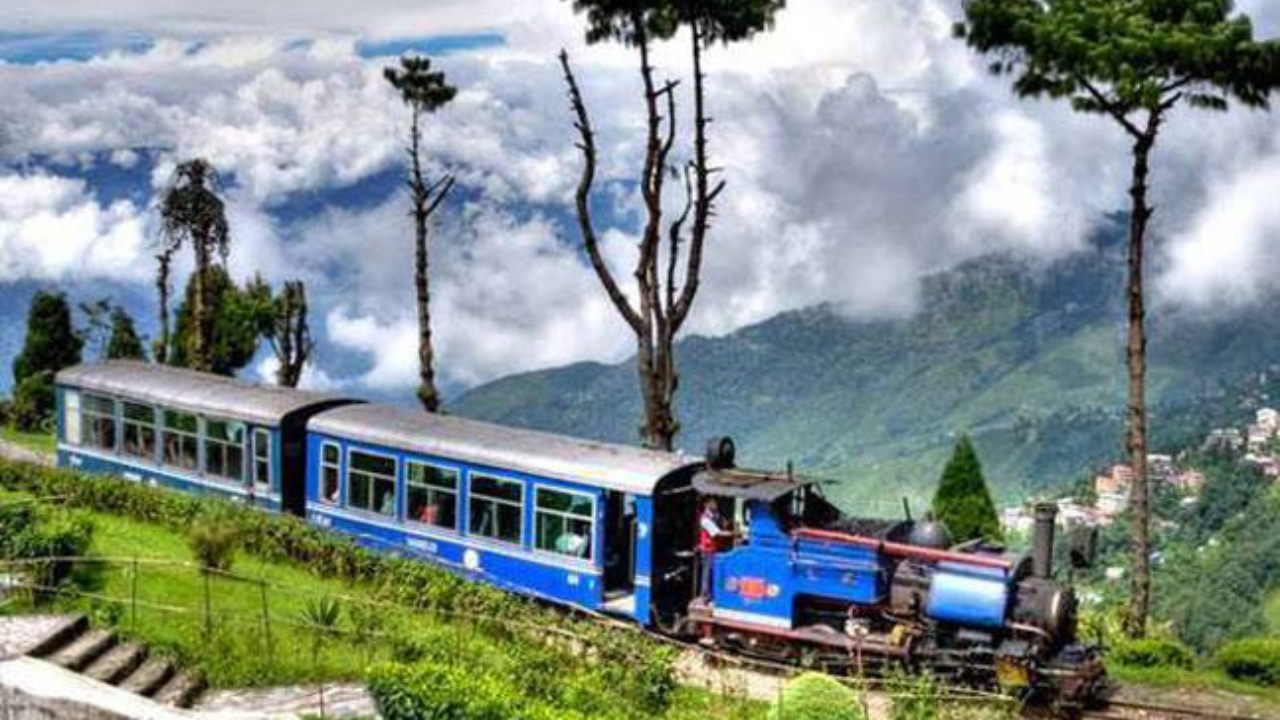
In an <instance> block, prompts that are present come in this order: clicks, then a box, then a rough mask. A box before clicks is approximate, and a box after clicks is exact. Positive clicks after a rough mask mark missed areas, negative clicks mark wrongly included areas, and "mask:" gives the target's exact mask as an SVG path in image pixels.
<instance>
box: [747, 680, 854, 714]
mask: <svg viewBox="0 0 1280 720" xmlns="http://www.w3.org/2000/svg"><path fill="white" fill-rule="evenodd" d="M769 720H866V712H865V711H864V710H863V705H862V697H861V696H860V695H859V694H858V693H857V692H855V691H854V690H852V689H850V688H848V687H846V686H845V685H843V684H841V683H840V681H839V680H836V679H835V678H833V677H831V676H829V675H823V674H820V673H804V674H803V675H800V676H799V677H797V678H796V679H794V680H792V681H791V682H789V683H787V687H786V689H784V690H783V691H782V696H781V697H780V698H779V699H778V701H777V702H776V703H775V704H774V706H773V709H772V710H771V711H770V712H769Z"/></svg>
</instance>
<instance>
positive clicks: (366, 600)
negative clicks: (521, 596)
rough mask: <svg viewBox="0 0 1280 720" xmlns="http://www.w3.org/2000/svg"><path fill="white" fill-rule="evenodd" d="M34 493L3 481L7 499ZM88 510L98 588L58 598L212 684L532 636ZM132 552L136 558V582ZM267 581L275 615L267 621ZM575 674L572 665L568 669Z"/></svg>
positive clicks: (346, 674)
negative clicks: (205, 561) (334, 614)
mask: <svg viewBox="0 0 1280 720" xmlns="http://www.w3.org/2000/svg"><path fill="white" fill-rule="evenodd" d="M28 499H29V496H26V495H23V494H21V493H12V492H6V491H3V490H0V503H4V502H13V501H25V500H28ZM88 514H89V515H90V516H91V517H92V518H93V520H94V525H95V532H94V539H93V544H92V547H91V549H90V555H91V556H92V557H94V558H98V559H100V560H101V561H102V562H101V563H100V564H89V563H86V564H84V565H83V566H82V567H81V568H79V569H78V570H77V572H76V576H77V581H78V582H77V585H78V586H79V587H80V588H81V589H82V592H83V593H86V594H92V595H95V596H98V597H92V598H91V597H79V598H64V599H61V600H59V601H58V603H59V604H60V605H61V609H63V610H66V611H83V612H87V613H88V614H89V615H90V617H91V619H92V620H93V621H94V623H95V624H97V625H100V626H107V625H110V626H113V627H114V628H115V629H116V631H117V632H118V633H120V634H121V635H123V636H126V637H131V638H136V639H138V640H140V641H143V642H145V643H146V644H147V645H148V646H149V647H150V648H151V650H152V651H153V652H159V653H162V654H165V655H168V656H170V657H174V658H175V659H177V660H178V661H179V662H180V663H181V664H182V665H183V666H184V667H189V668H193V669H195V670H198V671H199V672H201V673H202V674H203V675H204V677H205V679H206V680H207V681H208V682H209V683H210V684H211V685H212V686H213V687H269V686H277V685H287V684H298V683H313V682H318V681H324V682H334V681H358V680H361V679H363V677H364V674H365V671H366V670H367V668H368V667H369V666H371V665H373V664H376V663H379V662H384V661H387V660H395V659H397V658H396V654H397V653H396V649H397V648H398V647H400V648H402V647H403V646H404V644H405V643H402V642H397V640H405V641H412V642H415V643H418V644H419V645H421V644H426V645H428V646H430V647H432V648H434V652H437V653H438V652H444V653H445V655H446V656H447V657H455V656H456V660H455V662H462V663H466V664H467V665H468V666H471V665H473V664H477V665H478V664H482V663H486V662H487V663H488V664H490V665H495V664H497V663H498V662H499V661H497V660H495V659H494V658H505V657H508V656H511V655H512V653H517V654H518V653H519V648H518V647H516V646H517V645H519V644H521V643H526V642H527V640H525V639H523V638H521V637H519V636H516V635H513V634H511V633H509V632H503V631H501V630H498V631H494V630H492V629H485V628H483V627H476V626H475V624H474V623H471V622H470V621H462V620H458V619H455V618H447V617H433V616H430V615H428V614H426V613H423V612H415V611H411V610H409V609H407V608H404V607H401V606H397V605H391V604H387V603H382V602H379V601H378V600H377V595H376V592H375V589H374V588H372V587H366V586H363V585H360V584H353V583H348V582H344V581H340V580H332V579H324V578H320V577H317V576H315V575H314V574H312V573H311V572H310V571H309V570H308V569H307V568H305V567H300V566H297V565H293V564H289V563H279V562H268V561H264V560H263V559H261V558H258V557H255V556H252V555H249V554H246V553H243V552H241V553H240V554H239V555H238V556H237V558H236V562H235V565H234V566H233V568H232V574H233V575H234V576H235V577H220V576H215V575H209V576H207V577H206V576H205V575H204V574H202V573H201V572H200V571H199V569H198V568H197V567H195V565H194V560H193V555H192V552H191V550H190V548H189V547H188V545H187V538H186V537H185V535H183V534H181V533H176V532H173V531H171V530H168V529H166V528H164V527H161V526H158V525H152V524H149V523H144V522H140V521H136V520H131V519H127V518H122V517H118V516H115V515H110V514H104V513H96V512H89V513H88ZM134 559H137V561H138V566H137V567H138V573H137V582H136V584H135V582H134V581H133V577H132V567H133V560H134ZM206 582H207V583H208V591H209V592H208V598H209V601H210V603H209V611H208V625H206V611H205V598H206ZM263 583H265V584H266V585H267V608H266V609H267V614H268V617H269V623H268V622H264V619H263V598H262V588H263V585H262V584H263ZM135 597H136V600H137V604H136V607H137V610H136V616H135V615H134V611H133V607H134V603H133V599H134V598H135ZM320 597H330V598H337V599H339V602H340V604H341V607H342V616H341V618H340V620H339V630H340V631H341V633H342V634H341V635H339V636H335V637H331V638H329V639H328V640H327V641H326V642H325V643H324V646H323V650H322V654H321V658H320V662H319V664H318V665H317V664H316V663H315V662H314V660H313V655H312V651H313V649H314V646H313V642H314V638H315V634H314V633H313V632H312V630H311V629H309V628H307V627H304V626H303V625H304V624H305V620H304V612H305V608H306V606H307V603H308V601H310V600H314V599H315V598H320ZM24 609H25V608H23V607H21V606H13V607H9V608H5V609H4V610H7V611H22V610H24ZM353 609H354V610H355V615H363V616H365V617H374V618H375V620H376V622H377V623H378V625H379V626H380V628H379V629H378V632H377V634H369V635H363V636H361V635H357V634H356V627H355V618H354V615H353ZM361 610H364V611H365V612H363V613H362V612H361ZM267 627H269V629H270V638H271V641H270V643H269V644H268V642H267V639H266V632H265V630H266V628H267ZM570 672H571V671H570V670H569V669H568V668H564V673H566V676H567V674H568V673H570ZM766 711H767V706H766V705H765V704H763V703H757V702H751V701H747V700H743V699H740V698H736V697H722V696H721V695H720V694H718V693H711V692H707V691H704V690H701V689H698V688H680V689H678V690H677V691H676V693H675V695H674V696H673V700H672V703H671V707H670V710H669V711H668V712H667V713H666V715H665V716H664V717H665V718H670V719H671V720H695V719H701V718H710V719H712V720H759V719H760V718H763V717H764V716H765V713H766Z"/></svg>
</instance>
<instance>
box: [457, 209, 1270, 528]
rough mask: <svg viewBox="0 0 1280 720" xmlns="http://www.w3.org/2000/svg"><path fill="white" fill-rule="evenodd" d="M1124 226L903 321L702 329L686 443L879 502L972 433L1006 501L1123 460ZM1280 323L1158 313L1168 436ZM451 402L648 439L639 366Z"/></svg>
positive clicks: (931, 471) (935, 282)
mask: <svg viewBox="0 0 1280 720" xmlns="http://www.w3.org/2000/svg"><path fill="white" fill-rule="evenodd" d="M1118 234H1119V233H1118V232H1115V231H1113V232H1111V233H1108V237H1109V238H1110V239H1101V240H1099V241H1098V242H1097V243H1096V245H1095V246H1094V247H1093V248H1092V249H1091V250H1089V251H1087V252H1082V253H1080V254H1078V255H1076V256H1074V257H1072V258H1070V259H1068V260H1066V261H1064V262H1060V263H1058V264H1055V265H1053V266H1051V267H1048V268H1036V267H1032V266H1029V265H1027V264H1025V263H1022V262H1019V261H1016V260H1012V259H1009V258H1003V257H989V258H983V259H981V260H977V261H972V262H969V263H967V264H965V265H962V266H960V267H958V268H956V269H955V270H952V271H949V272H945V273H941V274H937V275H935V276H932V277H930V278H928V279H927V280H926V282H925V287H924V292H923V302H922V306H921V309H920V310H919V312H918V313H917V314H916V315H915V316H913V317H912V318H910V319H906V320H899V321H878V322H865V321H856V320H851V319H847V318H845V317H843V316H842V315H841V314H840V313H839V312H838V310H837V309H836V308H833V307H826V306H822V307H814V308H810V309H806V310H802V311H798V312H793V313H787V314H784V315H780V316H777V317H775V318H772V319H770V320H768V321H765V322H763V323H760V324H758V325H755V326H752V327H747V328H744V329H742V330H739V331H737V332H734V333H731V334H729V335H726V336H724V337H718V338H706V337H689V338H687V339H685V340H683V341H682V342H681V343H680V345H679V348H678V353H679V357H680V363H681V368H682V377H681V394H680V396H679V415H680V417H681V419H682V422H683V423H684V431H683V433H682V438H681V440H682V444H683V446H684V447H685V448H687V449H688V450H690V451H693V452H696V451H697V450H698V448H699V447H700V446H701V443H702V441H703V440H704V439H705V438H707V437H709V436H711V435H714V434H729V435H732V436H734V437H735V438H736V439H737V441H738V445H739V448H740V452H741V453H742V454H743V455H744V456H745V459H746V460H747V461H748V462H752V463H755V464H759V465H767V466H774V467H778V466H781V465H783V464H784V463H785V462H786V461H787V460H791V461H793V462H794V463H795V464H796V467H797V468H799V469H801V470H803V471H807V472H811V473H815V474H818V475H822V476H826V477H831V478H835V479H838V480H839V483H838V485H836V486H835V489H834V490H832V491H831V493H830V494H832V495H834V496H835V497H837V499H840V500H841V501H843V502H844V503H845V504H846V505H850V506H853V507H857V506H862V507H864V508H866V509H869V510H870V509H888V508H889V507H890V503H892V502H894V497H895V496H896V495H897V494H899V493H907V494H913V495H921V494H922V493H923V491H926V490H927V489H929V488H931V486H932V483H933V482H934V480H935V478H936V476H937V473H938V472H939V470H940V468H941V466H942V463H943V461H944V459H945V453H946V452H947V451H948V450H949V446H950V443H951V441H952V438H953V437H954V433H956V432H959V431H968V432H970V433H971V434H972V435H973V436H974V439H975V443H976V445H977V447H978V450H979V452H980V454H981V456H982V459H983V462H984V464H985V467H986V469H987V473H988V476H989V477H990V478H991V479H992V480H993V483H994V485H995V487H996V491H997V493H998V494H1000V495H1001V496H1003V498H1004V499H1011V498H1014V497H1018V496H1022V495H1025V494H1027V493H1029V492H1035V491H1037V490H1038V489H1041V488H1045V487H1048V486H1052V485H1056V484H1059V483H1061V482H1064V481H1067V480H1070V479H1072V478H1074V477H1077V476H1079V475H1080V474H1081V473H1083V472H1085V471H1087V470H1088V469H1089V468H1090V466H1092V465H1094V464H1097V463H1101V462H1105V461H1108V460H1110V459H1111V458H1114V457H1116V456H1117V455H1118V454H1119V452H1120V421H1121V417H1122V410H1123V403H1124V360H1123V345H1122V342H1123V334H1124V320H1123V318H1124V315H1123V313H1122V307H1121V304H1120V303H1121V301H1122V299H1123V294H1122V288H1123V283H1124V276H1123V268H1124V265H1123V258H1122V257H1121V255H1120V254H1119V249H1120V248H1119V246H1118V244H1117V241H1116V240H1115V237H1116V236H1117V235H1118ZM703 302H710V299H709V298H704V299H703ZM1277 325H1280V312H1276V308H1275V307H1260V308H1255V309H1253V310H1249V311H1246V312H1243V313H1240V314H1237V315H1235V316H1233V317H1232V318H1230V319H1227V320H1222V319H1219V320H1207V319H1204V318H1199V317H1192V316H1190V315H1189V314H1187V313H1178V314H1174V313H1168V312H1164V313H1160V314H1159V315H1158V317H1157V318H1155V319H1154V321H1153V323H1152V329H1153V335H1152V339H1151V352H1152V357H1153V364H1154V367H1153V370H1152V373H1151V396H1152V398H1153V423H1154V430H1153V432H1154V436H1155V441H1156V444H1157V446H1158V445H1159V444H1160V443H1162V442H1164V443H1166V444H1168V443H1172V442H1176V441H1178V440H1180V439H1181V438H1183V437H1186V435H1187V433H1188V432H1190V431H1191V430H1194V429H1197V428H1198V421H1197V420H1196V417H1197V414H1198V413H1197V412H1195V411H1193V409H1194V408H1196V407H1197V406H1203V405H1204V404H1205V403H1206V402H1209V403H1212V401H1213V399H1214V398H1217V397H1221V393H1222V390H1223V388H1224V387H1225V386H1227V385H1229V384H1230V383H1232V382H1233V381H1235V380H1236V379H1237V378H1239V377H1241V376H1243V375H1244V374H1246V373H1250V372H1254V371H1257V370H1259V369H1263V368H1267V367H1269V365H1270V364H1271V363H1272V362H1273V361H1275V360H1276V359H1280V333H1277V330H1280V328H1278V327H1277ZM453 410H454V411H455V412H458V413H460V414H464V415H469V416H474V417H479V418H484V419H489V420H495V421H500V422H505V423H511V424H516V425H522V426H528V427H536V428H543V429H549V430H556V431H561V432H567V433H571V434H576V435H582V436H587V437H595V438H601V439H608V440H614V441H622V442H633V441H634V440H635V438H636V426H637V418H638V416H639V404H638V399H637V396H636V391H635V377H634V371H633V369H632V365H631V363H630V362H624V363H621V364H618V365H600V364H577V365H572V366H568V367H564V368H559V369H554V370H548V371H544V372H537V373H530V374H523V375H518V376H512V377H507V378H503V379H500V380H498V381H495V382H493V383H490V384H487V385H485V386H482V387H479V388H476V389H475V390H473V391H471V392H469V393H467V394H465V395H464V396H462V397H461V398H459V399H458V401H457V402H456V403H455V404H454V406H453ZM886 488H892V492H888V491H886ZM866 490H870V491H871V492H869V493H864V492H862V491H866ZM867 497H871V498H874V502H867V501H866V498H867Z"/></svg>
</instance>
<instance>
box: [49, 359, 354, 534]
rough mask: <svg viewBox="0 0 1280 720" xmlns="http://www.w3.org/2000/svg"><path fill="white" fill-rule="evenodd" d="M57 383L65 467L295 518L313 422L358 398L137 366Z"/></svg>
mask: <svg viewBox="0 0 1280 720" xmlns="http://www.w3.org/2000/svg"><path fill="white" fill-rule="evenodd" d="M56 386H57V402H58V413H57V417H58V464H59V465H61V466H64V467H74V468H80V469H82V470H88V471H91V472H105V473H113V474H118V475H120V476H122V477H124V478H126V479H128V480H133V481H136V482H144V483H148V484H151V485H163V486H166V487H171V488H175V489H178V490H183V491H186V492H196V493H200V494H209V495H218V496H222V497H225V498H228V499H233V500H238V501H243V502H249V503H252V504H254V505H259V506H263V507H267V508H270V509H272V510H279V509H282V508H283V509H285V510H287V511H289V512H295V513H296V514H299V515H301V514H302V512H303V505H304V502H305V501H304V498H303V495H302V487H301V483H292V484H290V483H287V482H285V480H286V479H287V478H290V477H298V478H301V477H302V476H303V475H304V474H305V470H304V469H303V464H304V463H305V462H306V456H305V454H304V451H305V443H306V423H307V420H308V419H309V418H310V417H311V416H312V415H314V414H316V413H317V412H321V411H323V410H326V409H329V408H332V407H337V406H339V405H343V404H346V403H350V402H353V401H351V400H346V399H343V398H337V397H331V396H328V395H321V394H318V393H311V392H304V391H299V390H292V389H286V388H279V387H272V386H266V385H254V384H250V383H247V382H243V381H240V380H234V379H231V378H224V377H220V376H217V375H209V374H206V373H199V372H194V371H191V370H184V369H180V368H173V367H168V366H164V365H152V364H148V363H143V362H137V361H131V360H112V361H108V362H103V363H94V364H85V365H77V366H75V367H72V368H68V369H66V370H63V371H62V372H60V373H58V375H57V378H56Z"/></svg>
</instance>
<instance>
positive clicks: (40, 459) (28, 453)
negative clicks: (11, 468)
mask: <svg viewBox="0 0 1280 720" xmlns="http://www.w3.org/2000/svg"><path fill="white" fill-rule="evenodd" d="M0 458H3V459H5V460H16V461H18V462H29V463H35V464H36V465H46V466H52V465H53V463H54V459H53V456H52V455H47V454H45V453H41V452H36V451H35V450H28V449H27V448H24V447H22V446H21V445H15V444H14V443H11V442H8V441H7V440H0Z"/></svg>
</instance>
